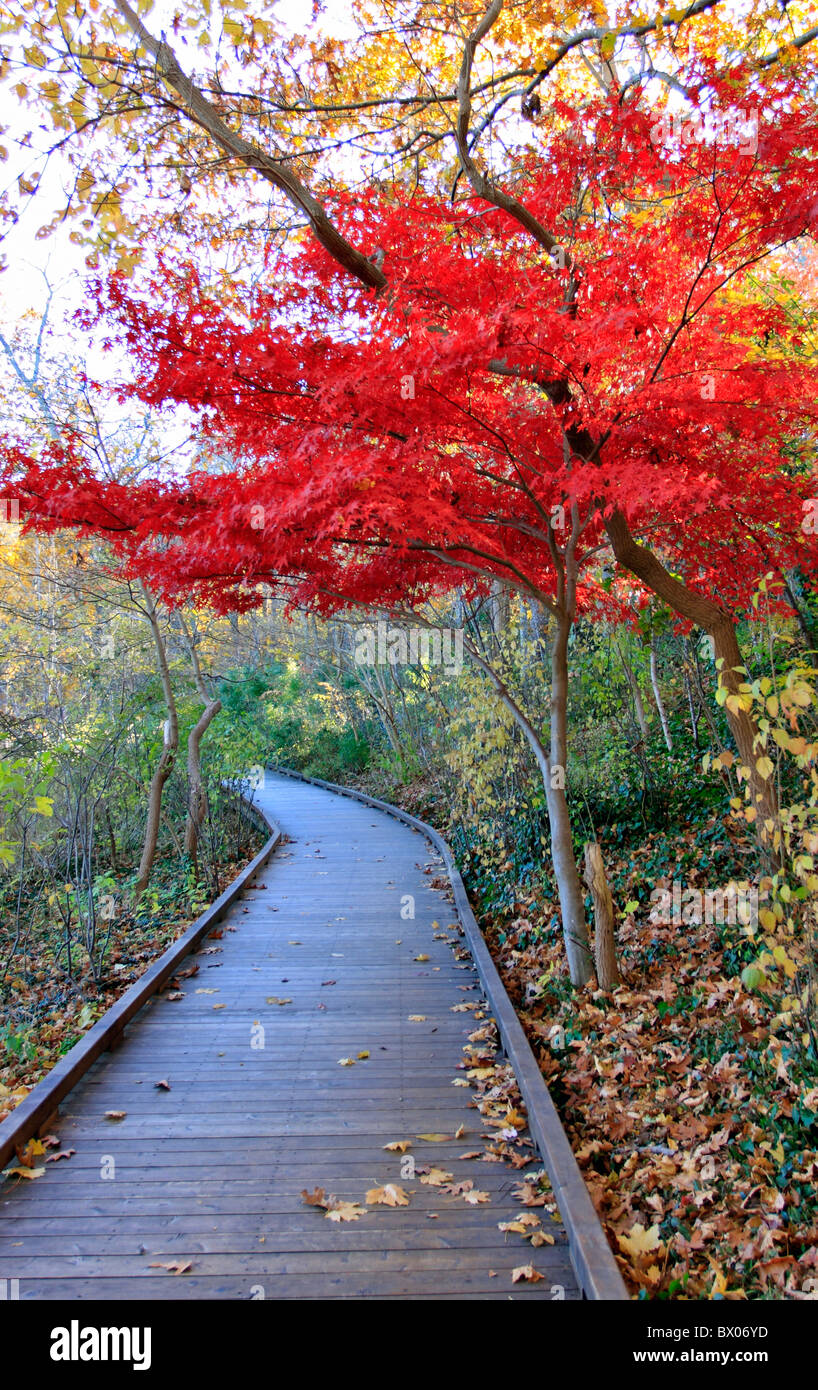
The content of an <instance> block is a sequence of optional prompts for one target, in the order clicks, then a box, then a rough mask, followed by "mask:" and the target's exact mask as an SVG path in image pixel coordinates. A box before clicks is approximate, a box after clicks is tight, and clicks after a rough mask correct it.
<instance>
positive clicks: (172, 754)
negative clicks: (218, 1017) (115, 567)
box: [134, 584, 179, 901]
mask: <svg viewBox="0 0 818 1390" xmlns="http://www.w3.org/2000/svg"><path fill="white" fill-rule="evenodd" d="M142 592H143V594H144V596H145V603H146V617H147V620H148V622H149V623H150V627H151V632H152V633H153V640H154V645H155V647H156V656H157V661H158V664H159V675H160V677H161V680H162V689H163V691H164V694H165V704H166V706H167V711H168V718H167V721H166V723H165V730H164V747H163V749H162V756H161V758H160V759H159V762H158V764H157V766H156V769H155V771H154V774H153V776H152V778H151V785H150V791H149V793H148V816H147V820H146V822H145V838H144V841H143V844H142V857H141V859H140V861H139V870H138V873H137V876H136V884H135V886H134V898H135V899H136V900H137V901H138V900H139V898H141V896H142V894H143V893H144V891H145V889H146V888H147V886H148V880H149V879H150V875H151V869H152V868H153V861H154V859H155V858H156V847H157V844H158V842H159V823H160V820H161V817H162V793H163V791H164V789H165V783H166V782H167V780H168V778H169V777H170V774H171V772H172V771H173V767H174V764H175V762H176V752H177V749H178V747H179V720H178V716H177V713H176V700H175V699H174V695H173V686H172V684H171V679H170V670H169V668H168V659H167V653H166V651H165V644H164V642H163V640H162V634H161V632H160V630H159V620H158V618H157V616H156V604H155V602H154V599H153V596H152V594H151V593H150V591H149V590H148V589H147V587H146V586H145V585H144V584H143V585H142Z"/></svg>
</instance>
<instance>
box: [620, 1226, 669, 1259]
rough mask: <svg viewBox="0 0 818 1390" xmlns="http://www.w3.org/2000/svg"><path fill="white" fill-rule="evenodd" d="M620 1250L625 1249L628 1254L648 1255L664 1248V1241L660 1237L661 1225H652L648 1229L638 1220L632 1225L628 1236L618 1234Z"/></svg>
mask: <svg viewBox="0 0 818 1390" xmlns="http://www.w3.org/2000/svg"><path fill="white" fill-rule="evenodd" d="M616 1238H617V1240H618V1242H619V1248H620V1250H624V1252H625V1254H626V1255H647V1254H649V1253H652V1252H653V1251H654V1250H661V1249H662V1242H661V1240H660V1239H659V1227H658V1226H651V1227H650V1228H649V1229H648V1230H647V1231H646V1230H645V1228H644V1226H643V1225H642V1224H641V1223H640V1222H638V1221H637V1223H636V1225H635V1226H632V1227H631V1229H630V1231H629V1232H628V1234H627V1235H626V1236H623V1235H618V1236H617V1237H616Z"/></svg>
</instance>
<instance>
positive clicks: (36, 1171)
mask: <svg viewBox="0 0 818 1390" xmlns="http://www.w3.org/2000/svg"><path fill="white" fill-rule="evenodd" d="M44 1172H45V1168H25V1167H23V1168H20V1167H17V1168H4V1169H3V1177H4V1178H41V1177H42V1176H43V1173H44Z"/></svg>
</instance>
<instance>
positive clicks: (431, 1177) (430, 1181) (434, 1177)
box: [421, 1168, 454, 1187]
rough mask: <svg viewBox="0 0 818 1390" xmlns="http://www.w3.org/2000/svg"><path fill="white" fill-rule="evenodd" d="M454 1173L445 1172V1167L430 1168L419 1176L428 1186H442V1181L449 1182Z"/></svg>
mask: <svg viewBox="0 0 818 1390" xmlns="http://www.w3.org/2000/svg"><path fill="white" fill-rule="evenodd" d="M453 1177H454V1173H447V1172H446V1169H445V1168H430V1169H429V1172H428V1173H426V1175H425V1176H424V1177H422V1178H421V1182H425V1183H426V1184H427V1185H428V1186H429V1187H442V1186H443V1184H444V1183H447V1182H451V1181H452V1179H453Z"/></svg>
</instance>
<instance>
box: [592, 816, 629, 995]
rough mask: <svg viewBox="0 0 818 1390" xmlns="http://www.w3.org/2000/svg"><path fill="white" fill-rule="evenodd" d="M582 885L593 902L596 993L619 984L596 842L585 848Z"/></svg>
mask: <svg viewBox="0 0 818 1390" xmlns="http://www.w3.org/2000/svg"><path fill="white" fill-rule="evenodd" d="M585 882H586V883H587V885H588V888H589V889H590V892H591V897H592V898H593V900H594V960H595V962H596V978H597V984H598V985H599V988H600V989H604V990H611V989H614V988H615V987H616V986H617V985H618V984H621V983H622V977H621V975H620V973H619V965H618V964H617V959H616V939H615V937H614V926H615V917H614V905H613V898H612V897H611V890H610V888H609V887H608V880H607V878H606V876H605V865H604V863H603V861H602V850H601V849H600V847H599V845H598V844H597V842H596V840H591V841H589V843H588V844H587V845H586V846H585Z"/></svg>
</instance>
